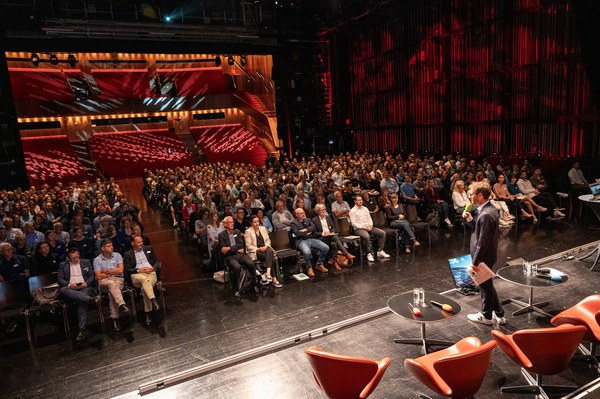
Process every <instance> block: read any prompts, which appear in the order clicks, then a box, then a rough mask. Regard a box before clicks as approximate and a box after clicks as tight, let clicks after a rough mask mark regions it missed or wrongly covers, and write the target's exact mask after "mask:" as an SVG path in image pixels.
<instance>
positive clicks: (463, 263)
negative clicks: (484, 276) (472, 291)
mask: <svg viewBox="0 0 600 399" xmlns="http://www.w3.org/2000/svg"><path fill="white" fill-rule="evenodd" d="M448 264H449V266H450V274H452V280H454V286H455V287H456V288H457V289H459V290H462V289H464V288H472V287H474V286H475V283H474V282H473V279H472V278H471V276H469V273H468V272H467V269H468V268H469V267H471V265H472V264H473V259H472V258H471V255H464V256H461V257H458V258H453V259H448Z"/></svg>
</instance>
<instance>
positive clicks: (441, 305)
mask: <svg viewBox="0 0 600 399" xmlns="http://www.w3.org/2000/svg"><path fill="white" fill-rule="evenodd" d="M430 302H431V304H432V305H435V306H437V307H438V308H442V310H443V311H444V312H448V313H452V306H450V305H448V304H447V303H439V302H436V301H430Z"/></svg>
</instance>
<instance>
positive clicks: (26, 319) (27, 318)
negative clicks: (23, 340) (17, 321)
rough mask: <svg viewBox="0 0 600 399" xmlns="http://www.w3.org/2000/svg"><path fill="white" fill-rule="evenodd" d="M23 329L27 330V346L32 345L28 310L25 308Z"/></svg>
mask: <svg viewBox="0 0 600 399" xmlns="http://www.w3.org/2000/svg"><path fill="white" fill-rule="evenodd" d="M24 316H25V329H26V330H27V341H29V346H33V340H32V339H31V323H30V321H29V311H28V310H25V313H24Z"/></svg>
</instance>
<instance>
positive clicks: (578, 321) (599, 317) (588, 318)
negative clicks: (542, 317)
mask: <svg viewBox="0 0 600 399" xmlns="http://www.w3.org/2000/svg"><path fill="white" fill-rule="evenodd" d="M550 322H551V323H552V325H554V326H560V325H563V324H573V325H577V326H585V328H586V329H587V331H586V333H585V336H584V337H583V339H584V340H585V341H588V342H590V344H591V348H590V353H589V355H590V357H589V359H590V360H592V361H593V362H594V363H596V364H598V359H597V358H596V345H597V344H598V342H600V294H596V295H590V296H588V297H587V298H585V299H583V300H582V301H581V302H579V303H578V304H576V305H574V306H572V307H570V308H569V309H567V310H564V311H562V312H560V313H559V314H557V315H556V316H554V317H553V318H552V320H550Z"/></svg>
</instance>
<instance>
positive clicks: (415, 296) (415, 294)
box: [413, 288, 421, 306]
mask: <svg viewBox="0 0 600 399" xmlns="http://www.w3.org/2000/svg"><path fill="white" fill-rule="evenodd" d="M419 290H420V288H413V306H419V301H420V300H421V292H420V291H419Z"/></svg>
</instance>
